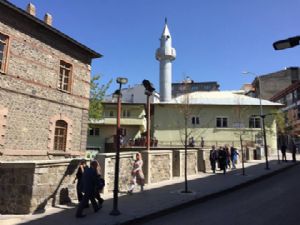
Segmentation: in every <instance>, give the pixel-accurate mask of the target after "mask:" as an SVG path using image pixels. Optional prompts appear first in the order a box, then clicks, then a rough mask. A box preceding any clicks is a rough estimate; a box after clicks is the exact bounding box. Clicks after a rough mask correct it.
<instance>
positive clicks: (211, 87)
mask: <svg viewBox="0 0 300 225" xmlns="http://www.w3.org/2000/svg"><path fill="white" fill-rule="evenodd" d="M219 87H220V85H219V84H218V83H217V82H215V81H212V82H194V81H193V80H185V81H183V82H181V83H172V97H173V98H174V97H177V96H179V95H184V94H186V93H192V92H197V91H219Z"/></svg>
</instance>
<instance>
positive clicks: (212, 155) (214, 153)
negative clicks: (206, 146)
mask: <svg viewBox="0 0 300 225" xmlns="http://www.w3.org/2000/svg"><path fill="white" fill-rule="evenodd" d="M211 148H212V149H211V150H210V152H209V160H210V165H211V170H212V171H213V173H216V161H217V159H218V154H217V150H216V148H215V146H214V145H213V146H212V147H211Z"/></svg>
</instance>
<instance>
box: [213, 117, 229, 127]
mask: <svg viewBox="0 0 300 225" xmlns="http://www.w3.org/2000/svg"><path fill="white" fill-rule="evenodd" d="M216 122H217V123H216V126H217V127H228V119H227V118H226V117H217V121H216Z"/></svg>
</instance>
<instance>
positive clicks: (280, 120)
mask: <svg viewBox="0 0 300 225" xmlns="http://www.w3.org/2000/svg"><path fill="white" fill-rule="evenodd" d="M275 120H276V124H277V131H278V133H281V134H284V133H285V132H286V125H285V119H284V112H282V111H281V110H278V111H277V112H276V114H275Z"/></svg>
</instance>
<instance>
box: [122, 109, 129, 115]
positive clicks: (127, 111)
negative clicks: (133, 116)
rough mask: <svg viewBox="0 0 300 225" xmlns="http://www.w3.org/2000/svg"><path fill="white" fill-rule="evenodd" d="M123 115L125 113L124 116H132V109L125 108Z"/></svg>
mask: <svg viewBox="0 0 300 225" xmlns="http://www.w3.org/2000/svg"><path fill="white" fill-rule="evenodd" d="M122 115H123V117H130V111H129V110H127V109H125V110H123V113H122Z"/></svg>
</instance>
